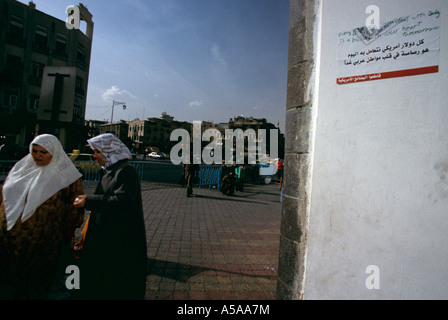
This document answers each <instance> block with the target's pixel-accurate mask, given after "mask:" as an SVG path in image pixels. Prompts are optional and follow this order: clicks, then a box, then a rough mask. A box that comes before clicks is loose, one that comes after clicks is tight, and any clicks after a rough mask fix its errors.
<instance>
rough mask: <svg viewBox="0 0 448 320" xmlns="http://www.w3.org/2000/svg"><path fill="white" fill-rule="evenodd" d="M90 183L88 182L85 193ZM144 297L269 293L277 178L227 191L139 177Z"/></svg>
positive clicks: (266, 296)
mask: <svg viewBox="0 0 448 320" xmlns="http://www.w3.org/2000/svg"><path fill="white" fill-rule="evenodd" d="M89 192H93V188H92V187H90V188H86V193H89ZM142 196H143V208H144V211H145V224H146V239H147V242H148V277H147V285H146V297H145V298H146V299H148V300H222V299H229V300H274V299H275V291H276V285H277V262H278V248H279V240H280V219H281V203H280V191H279V190H278V184H270V185H251V184H248V185H246V186H245V190H244V192H236V193H235V195H234V196H230V197H229V196H225V195H223V194H222V193H221V192H219V191H218V190H216V189H212V190H209V189H208V188H202V189H199V188H194V194H193V196H192V197H190V198H188V197H186V190H185V188H182V187H180V186H177V185H168V184H159V183H148V182H143V183H142Z"/></svg>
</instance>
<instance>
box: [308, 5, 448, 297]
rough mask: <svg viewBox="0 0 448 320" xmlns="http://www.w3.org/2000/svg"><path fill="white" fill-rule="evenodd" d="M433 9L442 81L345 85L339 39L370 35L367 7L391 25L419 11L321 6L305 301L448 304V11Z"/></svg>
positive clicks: (422, 77) (438, 76)
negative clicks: (375, 273) (348, 32)
mask: <svg viewBox="0 0 448 320" xmlns="http://www.w3.org/2000/svg"><path fill="white" fill-rule="evenodd" d="M429 2H433V3H434V2H435V3H437V2H440V3H441V9H442V11H441V12H442V22H441V26H442V28H441V31H440V34H441V40H440V48H441V50H440V61H439V65H440V71H439V73H437V74H428V75H420V76H413V77H405V78H396V79H385V80H378V81H370V82H363V83H353V84H346V85H337V84H336V78H337V32H338V31H341V30H344V29H349V28H351V27H353V26H354V25H355V26H358V25H359V26H362V25H364V24H365V20H366V18H367V15H366V14H365V10H366V7H367V6H368V5H371V4H375V5H377V6H378V7H379V8H380V10H381V19H382V20H384V21H389V20H391V19H394V18H396V17H398V16H402V15H406V14H407V13H408V11H409V13H413V11H412V8H413V6H419V7H421V4H422V3H423V2H422V1H421V0H394V1H390V0H387V1H385V0H378V1H370V0H369V1H365V0H337V1H335V0H323V1H322V3H321V5H322V19H321V23H322V25H321V30H322V34H321V48H320V49H321V52H320V55H321V56H320V59H321V60H320V74H319V76H320V78H319V96H318V112H317V124H316V128H315V129H316V131H315V145H314V165H313V182H312V197H311V209H310V222H309V228H310V229H309V238H308V253H307V270H306V280H305V298H306V299H447V298H448V259H447V258H448V180H447V176H448V50H447V49H448V1H447V0H431V1H429ZM429 2H428V3H429ZM424 3H427V2H426V1H425V2H424ZM369 265H376V266H378V267H379V270H380V278H379V279H380V289H378V290H376V289H373V290H369V289H367V288H366V286H365V281H366V279H367V277H368V276H369V275H368V274H366V268H367V266H369Z"/></svg>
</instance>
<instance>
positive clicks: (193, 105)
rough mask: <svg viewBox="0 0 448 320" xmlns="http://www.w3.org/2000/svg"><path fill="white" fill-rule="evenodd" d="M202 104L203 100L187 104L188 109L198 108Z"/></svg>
mask: <svg viewBox="0 0 448 320" xmlns="http://www.w3.org/2000/svg"><path fill="white" fill-rule="evenodd" d="M203 104H204V100H195V101H191V102H190V103H189V105H190V107H200V106H202V105H203Z"/></svg>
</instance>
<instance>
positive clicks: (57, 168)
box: [2, 134, 82, 230]
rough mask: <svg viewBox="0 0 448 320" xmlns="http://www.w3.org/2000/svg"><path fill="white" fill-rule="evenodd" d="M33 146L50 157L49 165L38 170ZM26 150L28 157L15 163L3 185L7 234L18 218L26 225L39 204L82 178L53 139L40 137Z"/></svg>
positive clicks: (45, 136)
mask: <svg viewBox="0 0 448 320" xmlns="http://www.w3.org/2000/svg"><path fill="white" fill-rule="evenodd" d="M33 145H39V146H41V147H43V148H45V149H46V150H47V151H48V152H49V153H50V154H51V155H52V158H51V161H50V163H49V164H48V165H46V166H38V165H37V164H36V163H35V162H34V160H33V157H32V155H31V152H32V151H31V150H32V148H33ZM29 149H30V154H28V155H27V156H26V157H24V158H23V159H22V160H20V161H19V162H17V163H16V165H15V166H14V167H13V168H12V169H11V171H10V172H9V174H8V177H7V178H6V181H5V183H4V185H3V191H2V193H3V203H4V204H5V213H6V221H7V229H8V230H11V229H12V227H13V226H14V225H15V223H16V221H17V220H18V219H19V217H20V216H22V222H24V221H26V220H27V219H29V218H30V217H31V216H32V215H33V214H34V212H35V211H36V209H37V208H38V207H39V206H40V205H41V204H43V203H44V202H45V201H47V200H48V199H50V198H51V197H52V196H53V195H54V194H56V193H57V192H58V191H59V190H61V189H63V188H65V187H67V186H69V185H71V184H72V183H73V182H75V181H76V180H78V179H79V178H81V177H82V175H81V174H80V173H79V171H78V170H77V169H76V167H75V166H74V165H73V162H72V161H71V160H70V159H69V158H68V157H67V154H66V153H65V152H64V149H63V148H62V145H61V143H60V142H59V140H58V138H56V137H55V136H52V135H50V134H43V135H40V136H38V137H36V138H35V139H34V140H33V141H32V142H31V144H30V147H29Z"/></svg>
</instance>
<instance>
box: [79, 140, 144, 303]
mask: <svg viewBox="0 0 448 320" xmlns="http://www.w3.org/2000/svg"><path fill="white" fill-rule="evenodd" d="M87 142H88V143H89V145H90V147H91V148H92V149H93V150H94V152H95V154H94V157H95V159H96V160H97V162H98V163H99V164H100V165H101V166H102V167H103V169H104V170H105V172H104V174H103V177H102V179H101V182H100V183H99V184H98V186H97V188H96V190H95V194H94V195H91V196H90V195H89V196H86V195H82V196H79V197H78V201H76V202H75V203H74V205H75V207H79V208H85V209H87V210H90V211H91V213H90V217H89V224H88V228H87V233H86V236H85V240H84V243H83V246H82V252H81V259H80V268H79V269H80V274H81V277H80V280H81V283H80V290H77V291H76V293H75V294H76V296H75V298H79V299H108V300H110V299H120V300H123V299H134V300H135V299H144V296H145V289H146V235H145V224H144V219H143V207H142V198H141V188H140V180H139V177H138V174H137V171H136V170H135V168H134V167H133V166H132V165H131V164H130V163H129V159H132V156H131V153H130V151H129V149H128V148H127V147H126V146H125V145H124V144H123V143H122V142H121V141H120V140H119V139H118V138H117V137H115V136H114V135H112V134H103V135H100V136H97V137H95V138H93V139H90V140H88V141H87Z"/></svg>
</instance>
